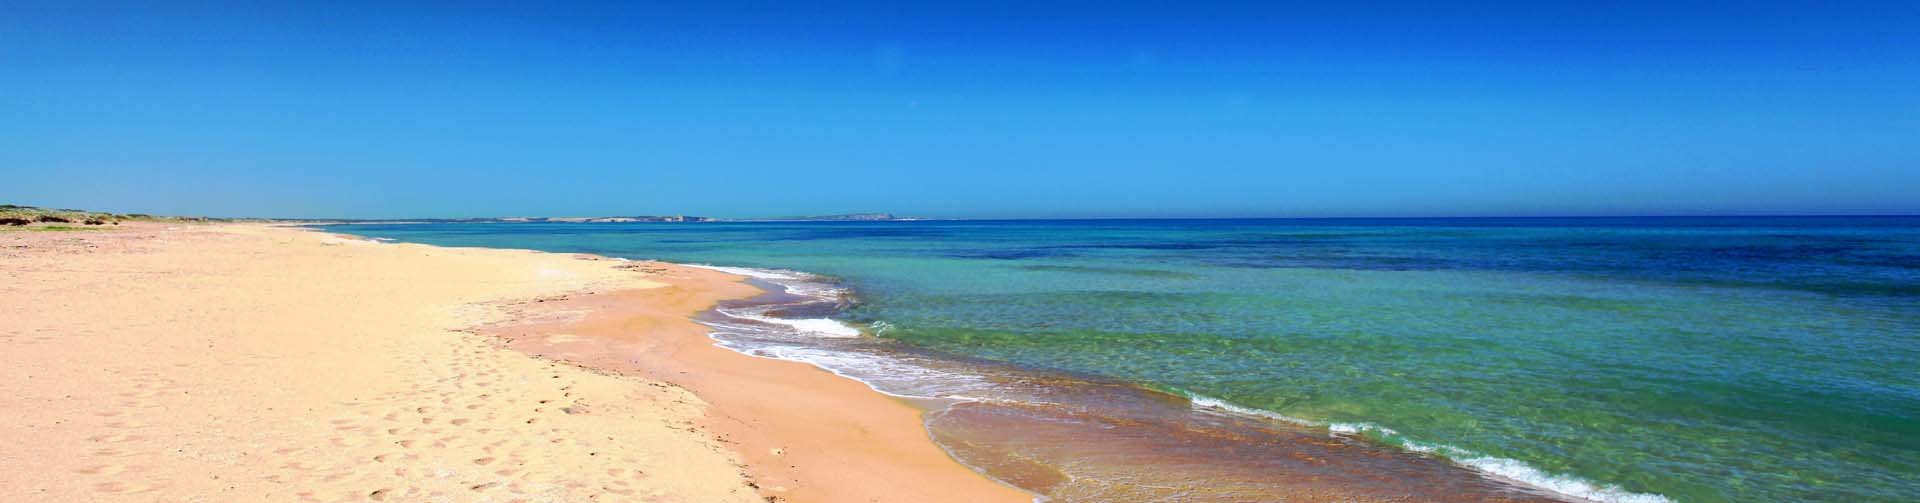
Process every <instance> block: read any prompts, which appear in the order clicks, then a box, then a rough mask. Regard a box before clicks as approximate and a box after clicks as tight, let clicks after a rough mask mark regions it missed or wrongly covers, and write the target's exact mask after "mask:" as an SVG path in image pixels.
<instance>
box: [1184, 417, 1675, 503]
mask: <svg viewBox="0 0 1920 503" xmlns="http://www.w3.org/2000/svg"><path fill="white" fill-rule="evenodd" d="M1187 397H1188V399H1189V400H1191V401H1192V402H1193V407H1194V408H1195V409H1197V410H1207V409H1212V410H1216V411H1224V412H1230V413H1234V414H1239V415H1243V416H1253V417H1260V418H1266V419H1272V420H1277V421H1283V422H1288V423H1293V424H1299V425H1305V426H1324V427H1326V428H1327V431H1328V432H1330V433H1333V434H1335V435H1343V436H1352V435H1359V434H1362V433H1370V434H1372V435H1373V436H1375V437H1377V438H1380V439H1383V440H1387V441H1389V442H1392V443H1395V444H1396V445H1399V446H1401V447H1402V448H1405V449H1407V450H1410V451H1413V452H1420V453H1430V454H1439V455H1442V456H1445V457H1446V458H1447V459H1449V460H1452V461H1453V462H1454V463H1457V464H1459V465H1461V466H1465V467H1468V468H1472V469H1474V470H1475V471H1479V472H1480V473H1481V474H1484V475H1486V476H1488V477H1490V478H1494V479H1499V480H1505V481H1508V482H1512V483H1516V484H1520V485H1523V486H1527V487H1533V488H1537V489H1542V490H1546V491H1550V492H1553V493H1556V494H1562V495H1566V496H1572V497H1575V498H1580V499H1583V500H1588V501H1596V502H1601V503H1672V501H1673V500H1670V499H1667V497H1666V496H1662V495H1658V494H1644V493H1636V492H1632V491H1627V490H1625V489H1621V488H1619V487H1617V486H1610V485H1601V484H1597V483H1594V482H1592V481H1589V480H1586V479H1582V478H1579V477H1574V476H1569V475H1555V474H1552V473H1547V472H1545V471H1542V470H1540V469H1539V468H1534V467H1533V466H1532V465H1528V464H1527V463H1526V462H1523V461H1520V460H1515V459H1507V458H1500V457H1494V456H1486V455H1481V454H1479V453H1475V452H1473V451H1469V450H1466V449H1461V448H1458V447H1454V446H1450V445H1439V444H1429V443H1425V442H1419V441H1415V440H1412V439H1409V438H1406V437H1404V436H1402V435H1400V432H1398V431H1394V429H1392V428H1387V427H1384V426H1380V425H1376V424H1373V423H1322V422H1318V421H1310V420H1306V419H1300V418H1297V417H1291V416H1286V415H1282V414H1277V413H1273V412H1269V411H1264V410H1260V409H1254V408H1250V407H1242V406H1239V405H1234V404H1233V403H1230V402H1227V401H1226V400H1221V399H1218V398H1213V397H1208V396H1202V395H1195V394H1192V393H1188V394H1187Z"/></svg>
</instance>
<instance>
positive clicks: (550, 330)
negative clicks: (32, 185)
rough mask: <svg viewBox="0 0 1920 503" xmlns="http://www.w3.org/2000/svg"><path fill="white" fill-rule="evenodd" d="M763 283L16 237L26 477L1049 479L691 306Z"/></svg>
mask: <svg viewBox="0 0 1920 503" xmlns="http://www.w3.org/2000/svg"><path fill="white" fill-rule="evenodd" d="M751 293H752V289H751V288H750V287H747V286H746V285H744V284H741V283H739V280H738V278H734V277H731V276H728V275H724V274H720V273H715V272H712V271H706V270H700V269H693V268H684V267H678V266H671V265H665V264H638V265H637V266H636V264H634V263H622V262H617V261H613V260H605V259H598V258H595V257H586V256H579V255H563V254H549V253H538V252H529V251H513V250H490V249H448V248H437V247H430V246H421V245H405V244H377V243H373V242H369V241H362V240H357V239H350V238H342V237H338V236H331V235H326V234H322V233H318V232H311V231H305V230H298V229H289V228H276V227H269V226H261V225H188V226H177V227H169V226H166V225H128V226H121V228H119V229H116V230H113V231H90V232H66V233H56V232H4V233H0V418H3V419H4V424H5V426H4V427H0V446H4V447H5V448H4V450H0V501H8V502H12V501H243V500H244V501H263V500H264V501H303V500H306V501H365V500H388V501H446V500H454V501H515V500H524V501H581V500H589V499H592V500H601V501H688V502H727V501H763V500H764V499H766V498H770V497H771V498H776V499H779V500H780V501H801V502H810V501H821V502H825V501H1026V500H1028V499H1030V497H1028V496H1026V495H1025V494H1024V493H1020V492H1018V491H1014V490H1012V489H1009V488H1006V487H1005V486H1002V485H999V484H996V483H994V482H991V481H989V480H987V479H985V478H983V477H980V476H979V475H977V474H975V473H974V472H972V471H970V470H968V469H966V468H965V467H963V466H961V465H959V464H958V463H956V462H954V461H953V460H952V459H951V458H948V457H946V456H945V453H944V452H942V451H940V450H939V449H938V448H937V447H935V446H934V445H933V444H932V443H931V442H929V441H928V440H927V436H926V433H925V432H924V431H923V430H922V429H921V427H920V422H919V421H920V419H919V412H918V411H917V410H916V409H913V408H912V407H910V406H908V405H906V404H903V403H900V402H897V401H895V400H893V399H891V398H888V397H885V396H883V395H879V394H877V393H873V392H871V391H870V390H867V389H866V388H865V387H864V386H862V385H860V384H858V383H855V382H852V381H848V380H845V379H841V378H838V377H836V376H832V375H831V374H828V373H826V372H823V371H819V370H817V369H814V368H812V367H808V366H805V365H800V364H794V363H788V362H776V361H770V360H763V359H756V358H751V357H747V356H744V355H739V354H736V353H732V352H729V351H726V350H723V349H719V348H716V347H714V346H712V344H711V341H710V340H707V339H706V337H705V335H704V334H705V332H704V330H703V328H702V327H700V326H699V325H697V324H694V323H692V322H690V321H688V316H690V315H691V314H693V313H695V312H698V311H700V310H704V309H706V308H707V307H708V306H709V305H711V303H712V302H713V301H715V300H717V299H720V298H725V297H729V296H735V295H748V294H751ZM476 327H485V328H483V329H477V330H472V329H474V328H476ZM503 336H504V337H506V338H502V337H503ZM509 340H511V342H510V343H509V342H508V341H509ZM507 346H511V347H512V348H515V349H522V350H524V352H522V351H514V350H511V349H508V348H507ZM615 351H620V352H618V353H617V352H615ZM625 351H633V352H631V353H625ZM529 353H531V354H538V355H544V356H545V357H546V358H542V357H536V356H532V355H530V354H529ZM554 358H558V359H562V360H566V361H555V360H554ZM575 363H580V364H588V365H592V366H595V367H597V368H582V367H579V366H575ZM620 374H627V375H620ZM689 390H691V391H689ZM743 462H744V464H743Z"/></svg>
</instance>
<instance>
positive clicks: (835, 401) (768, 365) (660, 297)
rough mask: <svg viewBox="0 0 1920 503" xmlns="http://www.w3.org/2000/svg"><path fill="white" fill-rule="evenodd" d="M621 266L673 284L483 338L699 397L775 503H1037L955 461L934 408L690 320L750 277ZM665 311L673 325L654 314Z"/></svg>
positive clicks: (745, 292)
mask: <svg viewBox="0 0 1920 503" xmlns="http://www.w3.org/2000/svg"><path fill="white" fill-rule="evenodd" d="M621 267H623V268H630V269H635V270H641V271H646V272H647V274H648V278H649V279H653V280H657V281H660V282H663V283H665V284H667V286H666V287H663V288H656V289H640V290H619V291H609V292H601V293H594V294H589V295H582V296H576V297H570V298H567V299H561V300H558V301H553V302H545V303H542V305H541V306H540V309H542V310H550V311H564V312H572V313H576V316H570V317H565V318H562V319H554V320H542V319H540V318H539V317H522V318H520V319H521V320H522V321H521V322H517V323H515V322H510V323H505V324H501V325H497V326H491V327H486V328H484V329H483V332H484V333H488V334H491V335H494V336H496V337H500V338H501V339H503V340H505V341H507V342H506V346H507V347H509V348H512V349H515V350H518V351H522V352H526V353H528V354H532V355H536V356H540V357H542V358H550V359H554V360H559V361H565V362H569V363H574V364H579V365H583V366H586V367H588V368H592V369H595V370H600V371H607V372H613V373H616V374H622V375H639V376H643V377H645V378H647V379H652V380H658V381H662V382H667V383H671V384H672V385H674V386H678V387H682V388H685V389H688V390H690V391H692V392H693V393H694V395H695V396H699V397H700V398H701V399H702V400H704V401H705V402H707V404H708V409H707V410H708V414H707V416H706V418H705V420H704V421H703V422H702V423H701V424H702V425H704V426H706V427H707V428H708V429H710V430H712V431H713V432H715V433H716V434H717V435H718V437H719V438H720V439H721V441H722V442H724V443H726V444H729V445H731V446H733V448H734V450H735V452H736V453H738V454H739V455H740V456H741V457H742V458H743V460H744V462H745V472H746V474H747V475H748V476H749V478H750V482H751V485H752V486H753V487H755V488H756V489H757V490H759V491H760V493H761V494H762V495H763V496H765V497H768V498H772V499H770V500H769V501H795V502H810V501H821V502H827V501H969V502H972V501H980V502H986V501H1020V502H1030V501H1033V500H1034V495H1032V494H1028V493H1026V492H1024V491H1021V490H1019V489H1016V488H1014V487H1011V486H1007V485H1004V484H1001V483H999V482H997V481H994V480H992V479H990V478H988V477H986V476H985V475H983V474H981V473H979V472H977V471H974V470H973V469H971V468H970V467H967V466H966V465H964V464H962V463H960V462H959V461H958V460H957V459H954V458H953V457H952V455H951V454H950V453H948V452H947V451H946V450H945V449H944V448H942V447H941V446H939V445H938V444H936V443H935V442H934V441H933V438H932V437H931V436H930V434H929V433H928V432H927V430H926V428H925V424H924V420H925V419H924V417H923V416H924V414H925V413H926V412H927V411H926V409H924V408H922V407H918V406H916V405H913V404H911V403H909V401H908V400H907V399H904V398H902V397H898V396H894V395H890V394H886V393H883V392H881V391H879V390H877V389H873V388H872V387H870V386H869V385H868V384H867V383H864V382H861V381H859V380H857V379H853V378H850V377H846V376H841V375H838V374H834V373H833V372H831V371H828V370H826V369H823V368H820V367H818V366H815V365H813V364H811V363H806V362H798V361H792V360H783V359H777V358H766V357H760V356H755V355H750V354H746V353H742V352H739V351H735V350H732V349H728V348H726V347H722V346H721V345H719V341H718V340H716V339H714V338H713V337H712V336H711V335H710V334H711V332H712V329H711V328H710V327H708V326H706V325H704V324H701V323H699V322H697V321H695V320H694V318H693V316H694V315H697V314H699V313H700V312H705V311H709V310H710V309H712V307H713V306H714V304H716V303H717V302H720V301H723V300H737V299H744V298H750V297H755V296H758V295H761V294H763V293H764V290H762V289H760V288H759V287H755V286H752V285H750V284H748V283H747V282H746V281H745V278H744V277H742V276H739V275H735V274H729V273H726V272H722V271H716V270H711V269H705V268H700V267H695V266H688V265H681V264H673V263H667V262H657V261H629V262H624V263H623V265H622V266H621ZM663 308H664V309H667V310H670V311H672V312H673V313H675V314H674V316H652V315H654V314H659V313H660V312H661V311H660V310H661V309H663ZM643 334H644V335H643Z"/></svg>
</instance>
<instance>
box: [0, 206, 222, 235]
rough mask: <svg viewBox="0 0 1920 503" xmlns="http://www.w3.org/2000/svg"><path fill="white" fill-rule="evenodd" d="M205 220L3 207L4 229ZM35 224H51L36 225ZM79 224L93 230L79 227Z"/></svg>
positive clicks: (1, 221) (0, 225)
mask: <svg viewBox="0 0 1920 503" xmlns="http://www.w3.org/2000/svg"><path fill="white" fill-rule="evenodd" d="M206 220H207V219H205V218H194V217H156V216H153V215H147V214H143V213H128V214H122V215H116V214H113V213H107V212H99V211H87V210H75V209H64V208H39V207H34V206H20V205H15V204H0V228H6V227H26V228H29V229H32V230H47V231H68V230H87V229H89V228H93V229H97V228H100V227H99V226H109V225H120V222H126V221H136V222H204V221H206ZM33 224H48V225H41V226H35V225H33ZM66 224H77V225H83V226H91V227H75V226H72V225H66Z"/></svg>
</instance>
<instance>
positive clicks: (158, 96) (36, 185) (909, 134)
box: [0, 0, 1920, 217]
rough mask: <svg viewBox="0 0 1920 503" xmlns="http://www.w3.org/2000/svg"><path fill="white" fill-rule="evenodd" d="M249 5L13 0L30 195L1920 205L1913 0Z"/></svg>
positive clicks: (1785, 207) (7, 29)
mask: <svg viewBox="0 0 1920 503" xmlns="http://www.w3.org/2000/svg"><path fill="white" fill-rule="evenodd" d="M252 3H255V4H259V3H266V4H277V5H247V4H244V3H236V4H231V5H221V4H218V3H210V2H136V3H131V4H122V5H115V4H99V3H93V2H86V1H71V0H63V1H51V2H38V1H27V2H20V1H6V0H0V202H12V203H16V204H39V205H52V206H66V207H82V208H91V209H103V210H112V211H141V212H152V213H171V214H208V215H223V216H243V215H245V216H287V217H452V216H496V215H625V214H676V213H684V214H694V215H714V216H770V215H800V214H826V213H843V212H865V211H891V212H894V213H898V214H907V215H917V216H936V217H1097V216H1116V217H1153V216H1167V217H1195V216H1461V215H1620V214H1755V213H1767V214H1781V213H1785V214H1797V213H1916V212H1920V2H1915V1H1910V0H1909V1H1899V2H1881V3H1866V2H1862V3H1853V2H1803V3H1801V2H1796V3H1771V2H1764V1H1753V2H1688V1H1661V2H1646V3H1639V2H1589V1H1579V2H1572V1H1569V2H1552V1H1524V2H1512V3H1511V4H1508V5H1501V4H1500V3H1499V2H1408V3H1404V4H1402V3H1373V4H1355V5H1350V6H1349V5H1345V4H1348V2H1326V3H1312V4H1291V5H1288V4H1281V3H1278V2H1274V3H1261V4H1260V5H1236V4H1226V3H1208V2H1202V1H1183V2H1165V3H1152V4H1128V3H1115V2H1073V3H1053V4H1044V5H1041V4H1036V3H1035V2H1004V3H1002V2H976V1H965V2H949V3H948V4H947V5H922V6H903V5H900V4H901V3H906V2H874V3H864V2H831V3H827V4H824V5H800V4H804V3H807V2H764V3H737V4H725V3H716V2H685V3H683V4H682V5H664V4H651V5H642V4H640V3H638V2H607V3H579V4H570V5H553V6H532V5H513V4H533V3H537V2H512V3H503V4H500V5H484V4H482V3H480V2H448V3H446V4H411V5H402V3H401V2H371V3H367V4H363V5H358V6H353V5H349V4H347V3H345V2H305V3H276V2H252ZM1436 3H1465V4H1472V5H1471V6H1461V5H1450V6H1433V5H1426V4H1436ZM162 4H178V5H162ZM188 4H190V5H188ZM1556 5H1557V6H1556Z"/></svg>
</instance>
